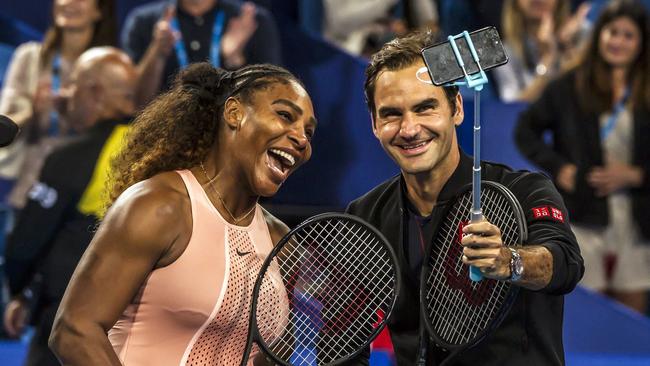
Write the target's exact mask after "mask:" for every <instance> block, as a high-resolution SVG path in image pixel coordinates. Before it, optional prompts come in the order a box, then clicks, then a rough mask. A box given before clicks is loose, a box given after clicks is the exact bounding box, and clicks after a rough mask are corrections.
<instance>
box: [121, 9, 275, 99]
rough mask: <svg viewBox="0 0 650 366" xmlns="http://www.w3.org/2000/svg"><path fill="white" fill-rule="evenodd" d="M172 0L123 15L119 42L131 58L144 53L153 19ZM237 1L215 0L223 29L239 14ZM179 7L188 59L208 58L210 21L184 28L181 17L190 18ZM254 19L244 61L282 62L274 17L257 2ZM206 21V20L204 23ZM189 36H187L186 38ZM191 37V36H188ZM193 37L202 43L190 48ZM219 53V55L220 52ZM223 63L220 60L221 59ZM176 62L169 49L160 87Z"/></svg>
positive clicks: (175, 68)
mask: <svg viewBox="0 0 650 366" xmlns="http://www.w3.org/2000/svg"><path fill="white" fill-rule="evenodd" d="M175 3H176V1H174V0H171V1H170V0H161V1H157V2H153V3H147V4H144V5H141V6H139V7H137V8H135V9H133V10H132V11H131V12H130V13H129V15H128V16H127V18H126V20H125V22H124V28H123V30H122V34H121V40H120V41H121V45H122V48H123V49H124V51H125V52H126V53H128V54H129V56H131V58H132V59H133V61H134V62H136V63H137V62H140V60H141V59H142V57H144V55H145V53H146V51H147V48H148V47H149V44H150V43H151V41H152V39H153V31H154V28H155V25H156V23H157V22H158V20H160V18H162V16H163V14H164V12H165V9H166V8H167V7H168V6H170V5H174V4H175ZM240 8H241V4H240V2H239V1H233V0H219V1H217V4H216V9H218V10H222V11H223V12H224V13H225V16H226V17H225V23H224V30H223V32H225V30H226V29H227V24H228V21H229V20H230V19H231V18H233V17H235V16H237V15H239V12H240ZM181 12H182V10H180V9H177V13H176V15H177V16H180V17H181V18H179V23H180V25H179V26H180V28H181V32H183V33H184V35H185V38H184V39H183V41H184V42H185V49H186V50H187V54H188V55H187V56H188V58H189V62H190V63H192V62H200V61H209V57H210V56H209V55H210V44H211V40H212V25H210V26H206V27H204V28H203V31H197V30H196V29H195V27H191V29H189V30H188V29H185V28H184V24H185V23H184V19H183V17H185V18H188V19H189V18H192V17H191V16H190V15H187V14H185V15H184V14H180V13H181ZM203 18H204V19H205V20H204V21H205V22H206V24H213V22H214V18H215V14H214V13H213V12H208V13H207V14H205V15H204V17H203ZM255 21H256V22H257V29H256V30H255V32H253V35H252V36H251V38H250V39H249V40H248V42H247V43H246V46H245V48H244V56H245V57H246V63H247V64H261V63H270V64H274V65H282V55H281V44H280V34H279V32H278V28H277V26H276V24H275V20H274V19H273V16H272V15H271V13H270V12H269V11H268V10H266V9H265V8H263V7H260V6H258V7H257V9H256V16H255ZM208 22H209V23H208ZM186 31H192V32H199V33H196V34H192V35H188V34H186V33H185V32H186ZM188 36H190V39H188ZM192 37H193V38H192ZM192 39H196V40H198V41H200V42H201V44H202V45H203V47H201V48H199V49H198V50H196V51H195V50H193V49H192V48H191V47H190V41H191V40H192ZM222 56H223V55H222ZM221 65H222V67H224V65H223V60H221ZM179 67H180V66H179V63H178V59H177V56H176V52H175V51H174V50H172V52H170V53H169V56H167V60H166V62H165V69H164V71H163V75H162V84H161V86H162V89H163V90H166V89H168V88H169V87H170V85H171V83H172V81H173V80H172V79H173V76H174V75H175V74H176V73H177V72H178V70H179Z"/></svg>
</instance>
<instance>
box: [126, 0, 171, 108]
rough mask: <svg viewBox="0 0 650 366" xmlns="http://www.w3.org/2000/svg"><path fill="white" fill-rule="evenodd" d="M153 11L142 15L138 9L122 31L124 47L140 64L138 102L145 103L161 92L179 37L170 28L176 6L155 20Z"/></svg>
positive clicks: (168, 7)
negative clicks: (168, 61) (175, 43)
mask: <svg viewBox="0 0 650 366" xmlns="http://www.w3.org/2000/svg"><path fill="white" fill-rule="evenodd" d="M153 10H155V9H150V10H149V11H150V13H144V14H143V13H141V12H142V11H138V10H137V9H136V11H135V12H134V13H131V14H129V17H128V19H127V20H126V23H125V24H126V25H125V27H124V30H123V32H122V47H123V48H124V50H125V51H126V52H127V53H128V54H129V56H131V58H132V59H133V62H135V63H137V70H138V83H137V90H136V97H137V102H138V104H139V105H144V104H146V103H147V102H149V101H150V100H151V99H152V98H153V97H154V96H155V95H156V94H157V93H158V91H160V88H161V85H162V80H163V73H164V71H165V65H166V63H167V58H168V57H169V55H170V54H171V51H172V49H173V47H174V42H175V40H176V37H178V35H175V34H174V32H173V30H172V27H171V19H172V18H173V17H174V16H175V7H174V6H173V5H168V6H167V7H166V8H165V9H164V10H163V12H162V13H161V14H160V19H157V20H155V21H154V19H153V17H154V15H155V14H154V11H153Z"/></svg>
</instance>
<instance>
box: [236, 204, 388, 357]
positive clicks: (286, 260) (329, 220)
mask: <svg viewBox="0 0 650 366" xmlns="http://www.w3.org/2000/svg"><path fill="white" fill-rule="evenodd" d="M397 274H398V267H397V260H396V257H395V254H394V253H393V250H392V248H391V247H390V245H389V244H388V242H387V241H386V239H385V238H384V237H383V235H382V234H381V233H380V232H379V231H377V230H376V229H375V228H373V227H372V226H370V225H369V224H367V223H365V222H364V221H362V220H360V219H359V218H356V217H354V216H350V215H346V214H338V213H336V214H333V213H328V214H322V215H317V216H314V217H312V218H310V219H308V220H306V221H304V222H303V223H301V224H300V225H298V226H297V227H296V228H294V229H293V230H291V231H290V232H289V233H288V234H287V235H285V236H284V237H283V238H282V239H281V240H280V242H279V243H278V244H277V245H276V246H275V247H274V249H273V251H272V252H271V253H270V254H269V256H268V257H267V258H266V260H265V262H264V264H263V265H262V268H261V270H260V272H259V275H258V277H257V280H256V282H255V287H254V289H253V300H252V303H251V309H250V320H249V331H248V341H247V343H246V348H245V352H244V357H243V359H242V365H245V364H246V362H248V358H249V356H250V353H251V350H252V347H253V342H255V343H256V344H257V345H258V346H259V348H260V349H261V350H262V351H263V352H264V353H266V355H267V356H268V357H269V358H270V359H272V360H273V361H274V362H276V363H278V364H280V365H300V366H303V365H304V366H307V365H309V366H316V365H318V366H320V365H337V364H340V363H342V362H344V361H346V360H349V359H351V358H353V357H355V356H357V355H358V354H359V353H360V352H361V351H362V350H363V349H364V348H365V347H367V346H368V345H369V344H370V342H371V341H372V340H373V339H374V338H375V337H376V336H377V335H378V334H379V332H380V331H381V330H382V329H383V327H384V325H385V324H386V321H387V319H388V317H389V316H390V313H391V311H392V309H393V307H394V305H395V300H396V297H397V293H398V292H399V286H400V281H399V277H398V276H397ZM278 287H281V288H282V289H283V291H280V293H283V294H284V297H282V298H278V295H277V294H278V291H277V289H278Z"/></svg>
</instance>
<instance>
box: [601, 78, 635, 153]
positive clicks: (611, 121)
mask: <svg viewBox="0 0 650 366" xmlns="http://www.w3.org/2000/svg"><path fill="white" fill-rule="evenodd" d="M629 96H630V89H629V88H626V89H625V93H624V94H623V98H621V100H619V101H618V102H617V103H616V104H615V105H614V108H613V109H612V115H611V116H609V118H608V119H607V122H605V124H604V125H603V126H602V127H601V128H600V140H601V141H605V140H606V139H607V137H609V135H610V134H611V133H612V131H614V128H615V127H616V123H617V122H618V117H619V116H620V115H621V112H623V109H625V103H626V102H627V98H628V97H629Z"/></svg>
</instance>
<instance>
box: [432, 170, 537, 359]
mask: <svg viewBox="0 0 650 366" xmlns="http://www.w3.org/2000/svg"><path fill="white" fill-rule="evenodd" d="M482 183H483V184H482V185H481V197H480V199H481V202H482V204H481V208H482V211H483V216H484V217H485V219H486V220H488V221H489V222H490V223H492V224H494V225H496V226H497V227H498V228H499V229H500V230H501V236H502V240H503V243H504V245H505V246H507V247H512V246H515V245H521V244H522V243H525V242H526V240H527V237H528V231H527V226H526V221H525V217H524V212H523V210H522V208H521V206H520V204H519V202H518V201H517V199H516V198H515V196H514V195H513V194H512V192H510V191H509V190H508V189H507V188H506V187H504V186H503V185H501V184H499V183H496V182H491V181H483V182H482ZM471 209H472V186H471V185H468V186H466V187H464V188H463V189H462V190H461V191H460V193H459V194H458V195H457V196H456V199H455V200H454V201H453V202H451V203H450V204H449V205H448V207H447V208H446V213H445V214H444V215H443V216H442V219H441V221H440V223H439V224H438V226H437V230H436V231H435V233H434V235H433V239H432V241H431V243H430V244H429V247H428V248H427V252H426V256H425V257H424V262H423V267H422V275H421V279H420V280H421V286H420V299H421V312H422V314H421V315H422V318H423V321H424V326H425V327H426V330H427V331H428V333H429V335H430V336H431V338H432V339H433V341H434V342H435V343H436V345H437V346H439V347H442V348H443V349H445V350H447V351H449V356H448V357H447V358H446V359H445V360H444V362H443V363H442V365H444V364H448V363H449V362H450V361H451V360H452V359H453V358H454V357H455V356H456V355H458V354H460V353H461V352H462V351H463V350H465V349H467V348H470V347H473V346H475V345H476V344H478V343H479V342H480V341H481V340H482V339H484V338H485V337H486V336H487V335H488V334H490V333H491V332H492V331H493V330H494V329H495V328H496V327H498V326H499V324H501V322H502V321H503V319H504V318H505V316H506V315H507V313H508V311H509V310H510V308H511V307H512V304H513V302H514V300H515V298H516V296H517V292H518V287H517V286H514V285H512V284H511V283H510V282H507V281H496V280H492V279H487V278H484V279H482V280H481V281H473V280H471V279H470V277H469V267H468V266H467V265H465V264H464V263H463V262H462V255H463V247H462V246H461V244H460V242H461V238H462V235H463V233H462V229H463V227H464V226H465V225H466V224H468V223H469V222H470V219H471V213H470V211H471Z"/></svg>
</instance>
